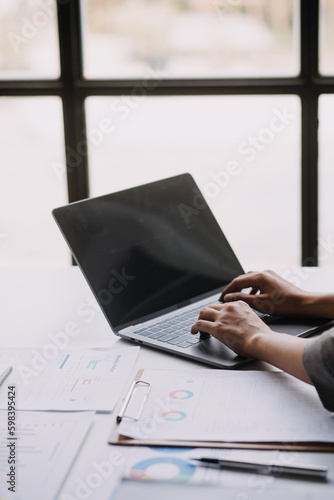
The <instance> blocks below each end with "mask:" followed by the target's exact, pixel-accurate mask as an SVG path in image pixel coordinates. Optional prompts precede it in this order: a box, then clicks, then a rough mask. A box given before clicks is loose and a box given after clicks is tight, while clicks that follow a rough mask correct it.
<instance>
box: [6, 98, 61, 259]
mask: <svg viewBox="0 0 334 500" xmlns="http://www.w3.org/2000/svg"><path fill="white" fill-rule="evenodd" d="M0 116H1V120H0V152H1V153H0V155H1V161H0V176H1V184H0V261H1V265H2V266H3V265H5V266H8V265H22V266H25V265H34V266H35V265H36V266H40V265H66V264H70V257H69V252H68V251H67V248H66V245H65V244H64V242H63V238H62V236H61V234H60V232H59V230H58V229H57V227H56V224H55V222H54V221H53V218H52V216H51V210H52V208H54V207H56V206H59V205H63V204H66V203H67V195H66V190H67V185H66V176H65V175H63V166H64V162H65V160H64V156H65V154H64V139H63V122H62V106H61V101H60V99H59V98H56V97H41V98H32V97H31V98H21V97H19V98H7V97H2V98H1V99H0Z"/></svg>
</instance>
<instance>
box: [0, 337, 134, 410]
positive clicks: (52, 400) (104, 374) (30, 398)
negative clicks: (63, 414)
mask: <svg viewBox="0 0 334 500" xmlns="http://www.w3.org/2000/svg"><path fill="white" fill-rule="evenodd" d="M138 353H139V347H126V348H123V349H80V350H69V351H67V350H66V351H65V350H63V351H61V352H59V350H57V352H56V355H55V356H54V357H52V358H51V359H48V358H47V357H46V351H45V350H44V351H43V350H38V349H5V350H2V351H1V352H0V363H3V362H4V361H5V360H6V361H7V362H8V363H9V364H11V365H12V366H13V371H12V372H11V374H10V375H9V376H8V377H7V380H6V383H5V384H3V385H2V386H1V387H0V396H2V395H5V394H6V390H7V387H8V386H12V385H13V386H15V387H16V389H17V391H18V395H19V396H18V398H17V402H16V405H17V409H18V410H59V411H73V410H74V411H78V410H93V411H112V410H113V409H114V407H115V405H116V403H117V401H118V399H119V397H120V395H121V392H122V389H123V387H124V385H125V383H126V382H127V379H128V377H129V376H130V374H131V371H132V369H133V366H134V364H135V362H136V359H137V356H138ZM6 405H7V401H6V398H5V397H0V409H2V410H3V409H6V407H7V406H6Z"/></svg>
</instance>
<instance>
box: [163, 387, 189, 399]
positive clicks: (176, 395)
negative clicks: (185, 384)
mask: <svg viewBox="0 0 334 500" xmlns="http://www.w3.org/2000/svg"><path fill="white" fill-rule="evenodd" d="M169 395H170V397H171V398H173V399H189V398H192V397H193V395H194V393H193V392H191V391H187V390H185V389H178V390H177V391H172V392H170V393H169Z"/></svg>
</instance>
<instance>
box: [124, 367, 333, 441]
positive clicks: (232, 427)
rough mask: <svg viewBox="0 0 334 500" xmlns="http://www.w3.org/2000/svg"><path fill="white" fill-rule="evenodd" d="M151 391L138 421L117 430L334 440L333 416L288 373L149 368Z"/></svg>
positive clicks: (148, 435)
mask: <svg viewBox="0 0 334 500" xmlns="http://www.w3.org/2000/svg"><path fill="white" fill-rule="evenodd" d="M141 379H142V380H144V381H146V382H149V383H150V384H151V391H150V393H149V396H148V398H147V401H146V403H145V406H144V409H143V412H142V415H141V418H140V420H139V421H138V422H136V423H133V422H128V421H127V420H126V419H124V420H123V421H122V423H121V424H120V427H119V433H120V434H122V435H125V436H129V437H132V438H137V439H141V440H143V441H145V440H150V441H151V440H152V441H154V440H165V439H167V440H186V441H239V442H287V443H296V442H328V443H334V418H333V414H332V413H329V412H328V411H326V410H325V409H324V408H323V406H322V404H321V402H320V400H319V397H318V395H317V393H316V391H315V388H314V387H312V386H310V385H308V384H305V383H303V382H301V381H299V380H297V379H295V378H293V377H291V376H290V375H287V374H285V373H281V372H257V371H245V372H241V371H238V372H236V371H221V370H205V371H197V370H196V371H167V370H155V371H153V370H145V372H144V373H143V375H142V377H141Z"/></svg>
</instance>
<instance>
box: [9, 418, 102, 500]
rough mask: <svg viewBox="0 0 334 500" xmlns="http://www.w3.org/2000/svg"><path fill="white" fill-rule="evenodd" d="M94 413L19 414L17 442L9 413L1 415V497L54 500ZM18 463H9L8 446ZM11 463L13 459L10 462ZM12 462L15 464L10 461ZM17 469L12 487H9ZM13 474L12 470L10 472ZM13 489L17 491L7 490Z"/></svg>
mask: <svg viewBox="0 0 334 500" xmlns="http://www.w3.org/2000/svg"><path fill="white" fill-rule="evenodd" d="M93 418H94V412H80V413H78V412H76V413H73V412H71V413H69V412H66V413H51V412H23V411H22V412H17V413H16V430H15V436H14V437H15V438H17V439H16V440H15V441H13V437H8V430H7V412H4V411H1V412H0V496H1V498H6V499H7V498H8V499H11V498H13V500H36V498H41V499H43V500H53V499H54V498H56V496H57V492H58V491H59V489H60V487H61V485H62V483H63V481H64V479H65V477H66V475H67V474H68V472H69V470H70V468H71V465H72V462H73V460H74V458H75V456H76V454H77V453H78V450H79V448H80V446H81V444H82V442H83V440H84V439H85V437H86V434H87V432H88V430H89V427H90V425H91V423H92V420H93ZM10 442H13V443H15V447H14V448H13V450H14V451H15V454H14V457H15V463H14V465H11V464H9V463H8V457H9V448H8V446H7V445H8V443H10ZM11 460H12V459H11ZM11 463H13V462H11ZM10 466H12V467H15V474H14V476H12V477H13V478H15V479H12V484H13V486H10V484H7V479H8V476H7V474H8V473H9V472H10V470H9V467H10ZM11 472H12V474H13V470H12V471H11ZM8 487H12V488H14V491H13V490H11V491H9V490H8Z"/></svg>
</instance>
